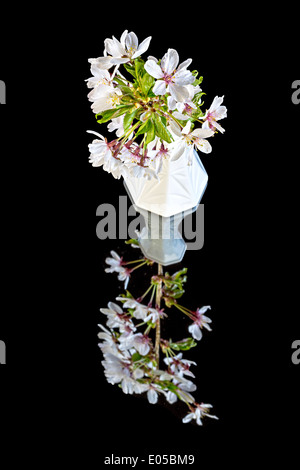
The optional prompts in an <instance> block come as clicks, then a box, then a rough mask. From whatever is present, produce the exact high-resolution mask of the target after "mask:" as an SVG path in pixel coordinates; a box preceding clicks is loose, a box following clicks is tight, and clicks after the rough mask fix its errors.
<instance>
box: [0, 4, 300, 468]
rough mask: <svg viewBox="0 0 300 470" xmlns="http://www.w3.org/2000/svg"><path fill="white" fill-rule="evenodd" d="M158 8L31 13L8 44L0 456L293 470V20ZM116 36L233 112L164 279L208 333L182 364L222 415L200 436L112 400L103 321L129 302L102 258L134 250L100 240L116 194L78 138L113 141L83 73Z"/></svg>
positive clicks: (116, 186) (150, 411)
mask: <svg viewBox="0 0 300 470" xmlns="http://www.w3.org/2000/svg"><path fill="white" fill-rule="evenodd" d="M184 7H185V8H184ZM152 8H154V5H152V7H151V10H150V11H149V7H146V6H145V7H143V9H139V7H138V5H136V4H135V5H125V4H124V5H121V6H120V7H118V6H116V5H113V4H111V5H107V6H105V7H103V6H102V5H100V4H99V6H91V5H88V6H86V7H85V8H84V7H83V6H81V7H80V8H78V7H77V8H75V7H73V8H72V9H70V10H69V11H68V12H67V13H66V12H62V11H59V10H58V11H57V12H55V13H54V12H53V10H52V9H50V7H45V10H43V11H39V12H36V11H31V10H30V9H28V7H26V8H24V12H21V11H19V15H18V17H19V19H20V18H21V17H22V15H24V19H23V20H20V21H19V22H18V23H16V21H15V20H13V19H12V16H10V15H9V16H8V20H9V24H10V25H11V27H10V28H8V29H7V30H6V31H3V32H2V33H1V34H2V36H1V41H2V44H4V45H5V47H4V48H3V56H1V76H0V78H1V80H4V81H5V82H6V85H7V104H6V106H1V110H0V111H1V131H2V132H1V147H2V149H3V150H2V149H1V157H2V158H1V162H2V173H1V175H2V185H1V196H2V220H3V225H2V235H3V244H2V257H3V268H2V269H3V307H2V312H1V324H0V339H2V340H4V341H5V342H6V345H7V365H6V367H5V368H3V367H2V368H1V377H0V379H1V395H2V398H1V422H2V423H5V424H3V430H4V432H3V437H2V438H1V439H2V440H3V443H4V444H3V447H4V448H6V449H8V446H9V444H10V443H12V442H16V441H15V439H16V438H18V440H17V442H18V444H17V445H18V446H19V447H21V448H22V452H23V456H24V457H26V458H28V459H29V460H34V459H35V458H36V449H37V447H38V448H39V449H45V454H44V458H45V459H47V460H48V458H49V459H53V462H58V461H62V459H64V460H65V461H66V462H67V463H68V462H69V461H70V460H71V459H73V458H74V457H75V458H76V460H77V461H78V462H80V463H81V464H82V465H84V466H85V467H86V468H89V467H90V466H91V465H96V466H100V467H101V466H102V465H103V462H104V457H105V456H107V455H110V454H111V453H114V454H117V455H120V456H122V455H123V456H125V455H134V456H140V457H142V458H143V456H144V458H145V457H146V455H147V454H148V453H151V454H155V453H166V454H168V453H176V454H182V455H183V454H188V453H192V454H194V455H195V456H196V463H197V464H198V465H200V464H201V462H202V463H203V465H205V464H206V461H207V462H208V463H209V464H210V465H215V464H216V462H217V461H219V460H220V459H221V462H223V463H225V464H232V465H241V464H242V463H243V462H244V461H245V460H247V461H249V459H250V460H251V461H253V463H256V462H261V461H264V462H265V463H268V462H269V461H271V460H273V459H274V457H275V458H276V459H279V458H283V459H284V461H285V463H287V462H289V463H292V462H294V458H295V455H296V447H295V446H296V440H297V438H298V437H299V430H298V428H299V419H300V414H299V400H298V395H299V370H298V369H299V366H295V365H293V364H292V362H291V353H292V351H291V343H292V341H294V340H295V339H299V321H298V315H299V313H298V298H297V297H298V296H297V274H298V273H297V271H298V270H297V267H298V262H299V251H298V243H297V242H298V240H297V234H298V230H299V229H298V225H297V216H298V212H297V207H298V205H297V200H298V199H297V198H298V191H297V188H298V166H297V158H298V154H299V150H298V149H299V146H298V133H299V112H300V106H298V107H297V106H295V105H294V104H293V103H292V101H291V94H292V90H291V84H292V82H293V81H294V80H296V79H297V78H298V75H297V73H298V72H299V70H298V69H297V70H296V68H297V65H296V63H297V60H296V57H297V51H296V34H295V26H296V19H295V15H293V13H292V12H290V11H288V10H286V11H285V12H282V11H279V10H278V11H275V10H274V9H273V10H272V11H268V12H264V14H262V12H261V11H259V10H255V11H254V10H253V7H252V8H250V7H247V6H243V7H240V8H241V9H240V11H234V12H231V11H229V10H227V11H225V12H222V11H221V10H217V7H216V5H211V6H210V7H207V8H206V9H204V7H203V8H202V6H201V7H199V6H197V5H195V4H193V5H190V6H183V5H181V8H180V9H179V10H178V11H176V12H174V11H173V10H171V8H170V9H168V7H166V9H165V10H164V11H162V10H161V7H160V6H159V5H156V7H155V8H156V9H157V10H153V11H152ZM124 29H128V30H129V31H131V30H132V31H134V32H135V33H136V34H137V35H138V38H139V40H140V41H142V40H143V39H144V38H146V37H147V36H149V35H151V36H152V41H151V43H150V47H149V49H148V51H147V52H146V54H145V57H147V55H154V56H156V57H162V55H163V54H164V53H165V52H166V50H167V49H168V48H169V47H172V48H175V49H176V50H177V51H178V52H179V56H180V61H183V60H185V59H186V58H188V57H191V58H192V59H193V63H192V66H191V68H192V69H197V70H199V72H200V74H201V75H203V77H204V80H203V83H202V89H203V91H205V92H206V93H207V97H205V100H206V103H207V106H209V104H210V103H211V101H212V100H213V98H214V96H216V95H219V96H222V95H224V96H225V99H224V104H225V105H226V106H227V109H228V118H227V119H226V120H224V121H223V122H222V124H223V125H224V127H225V129H226V132H225V134H224V135H220V134H218V135H217V136H215V137H214V138H213V140H212V146H213V152H212V153H211V154H210V155H204V154H203V155H201V156H200V157H201V160H202V162H203V164H204V166H205V168H206V170H207V173H208V175H209V183H208V187H207V190H206V192H205V194H204V197H203V199H202V202H203V203H204V205H205V242H204V247H203V248H202V249H201V250H200V251H197V252H194V251H189V252H187V253H186V255H185V257H184V259H183V261H182V263H180V264H178V265H174V267H172V268H169V269H168V270H169V271H170V272H171V271H172V270H174V271H175V270H177V269H178V268H180V267H183V266H187V267H188V283H187V288H186V294H185V297H184V298H183V299H184V304H185V305H187V306H190V307H191V308H196V307H197V306H202V305H207V304H208V305H211V306H212V310H211V315H210V316H211V318H212V320H213V324H212V327H213V331H212V332H211V333H208V332H207V334H205V335H204V337H203V339H202V340H201V342H200V343H199V344H198V346H197V348H196V349H193V350H191V351H190V353H189V354H188V355H187V357H189V358H191V359H193V360H196V362H197V364H198V366H197V367H196V368H195V375H196V377H197V384H198V390H197V392H195V397H196V398H197V399H198V400H199V401H203V402H208V403H212V404H213V405H214V408H213V413H214V414H216V415H217V416H218V417H219V421H214V420H209V419H208V418H207V419H206V420H205V422H204V426H203V427H201V428H199V427H197V426H194V425H191V424H185V425H184V424H182V423H181V417H182V415H183V413H184V411H185V410H184V411H182V409H181V408H180V407H177V406H174V407H173V411H172V407H168V406H164V405H163V406H161V405H157V406H153V405H150V404H148V402H147V401H146V400H145V399H143V398H141V397H136V396H135V397H132V396H125V395H124V394H123V393H122V392H121V391H120V390H119V388H118V387H116V386H112V385H109V384H108V383H107V382H106V381H105V379H104V375H103V369H102V366H101V360H102V358H101V354H100V351H99V349H98V346H97V332H98V327H97V324H98V323H100V322H101V321H103V318H102V315H101V314H100V312H99V308H100V307H104V306H106V304H107V302H108V301H110V300H113V299H114V297H116V296H117V295H118V294H119V293H120V292H121V291H122V289H121V287H122V286H121V285H120V283H119V282H118V281H117V279H116V277H115V276H114V275H108V274H104V268H105V261H104V260H105V258H106V257H107V256H108V255H109V252H110V250H111V249H114V250H115V251H117V252H119V253H121V254H124V256H128V257H131V256H133V253H132V250H133V249H130V248H129V247H126V245H125V244H124V242H123V241H122V240H109V241H108V240H106V241H100V240H99V239H98V238H97V237H96V232H95V228H96V224H97V222H98V218H97V217H96V209H97V207H98V205H99V204H102V203H111V204H113V205H115V206H116V207H117V205H118V200H119V195H125V194H126V192H125V189H124V187H123V184H122V181H121V180H119V181H118V180H115V179H114V178H113V177H112V176H111V175H108V174H107V173H105V172H103V171H102V170H101V169H97V168H93V167H92V166H91V165H90V164H89V163H88V148H87V145H88V143H89V142H90V141H91V138H92V137H91V136H90V135H89V134H87V133H86V130H87V129H92V130H95V131H97V130H98V131H100V132H101V133H103V134H105V132H106V129H105V126H101V129H100V126H99V125H98V124H97V123H96V120H95V117H94V115H93V113H92V111H91V109H90V103H89V102H88V100H87V97H86V95H87V92H88V90H87V88H86V83H85V82H84V80H85V79H86V78H89V77H90V70H89V64H88V61H87V59H88V58H90V57H98V56H101V55H102V52H103V41H104V39H105V38H107V37H111V36H112V35H114V36H115V37H117V38H119V37H120V36H121V34H122V32H123V31H124ZM128 204H129V202H128ZM139 285H140V277H139V274H138V273H137V276H136V277H133V278H132V281H131V282H130V285H129V287H130V289H131V290H132V292H137V293H138V291H139V289H140V287H139ZM170 316H171V315H170ZM175 316H176V320H175ZM174 321H176V322H178V325H179V330H181V331H179V333H180V335H181V333H182V331H186V327H187V324H186V321H185V319H183V318H182V317H181V315H179V314H178V313H177V312H176V311H175V312H174ZM170 328H171V326H170ZM174 331H175V330H174ZM179 333H178V334H179ZM174 334H176V332H175V333H174ZM182 336H183V334H182ZM179 338H180V336H179ZM179 338H178V339H179ZM28 438H29V439H28ZM58 450H61V451H63V453H62V454H58ZM8 455H9V456H10V459H11V462H13V461H14V459H15V458H16V457H17V456H16V453H11V452H10V453H9V452H8Z"/></svg>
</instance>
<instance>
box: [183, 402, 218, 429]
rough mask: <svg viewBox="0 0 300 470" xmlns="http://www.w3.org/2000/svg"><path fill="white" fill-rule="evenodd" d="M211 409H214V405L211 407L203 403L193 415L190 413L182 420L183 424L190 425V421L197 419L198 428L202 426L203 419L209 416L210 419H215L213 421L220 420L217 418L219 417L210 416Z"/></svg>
mask: <svg viewBox="0 0 300 470" xmlns="http://www.w3.org/2000/svg"><path fill="white" fill-rule="evenodd" d="M209 408H212V405H209V404H208V403H206V404H205V403H201V405H199V404H197V406H196V408H195V409H194V411H192V412H191V413H188V414H187V415H186V416H185V417H184V418H183V419H182V422H183V423H189V422H190V421H192V419H195V420H196V423H197V424H198V426H202V421H201V418H203V417H204V416H209V418H213V419H219V418H217V416H213V415H210V414H209V413H208V411H209Z"/></svg>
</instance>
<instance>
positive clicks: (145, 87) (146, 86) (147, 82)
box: [140, 72, 155, 96]
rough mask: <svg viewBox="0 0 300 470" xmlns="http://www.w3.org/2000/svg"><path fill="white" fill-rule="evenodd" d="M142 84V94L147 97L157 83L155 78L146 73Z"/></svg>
mask: <svg viewBox="0 0 300 470" xmlns="http://www.w3.org/2000/svg"><path fill="white" fill-rule="evenodd" d="M140 82H141V88H142V92H143V93H144V95H145V96H147V95H148V93H149V91H150V90H151V88H152V87H153V85H154V83H155V79H154V77H152V76H151V75H149V73H148V72H145V73H144V75H143V78H142V79H141V80H140Z"/></svg>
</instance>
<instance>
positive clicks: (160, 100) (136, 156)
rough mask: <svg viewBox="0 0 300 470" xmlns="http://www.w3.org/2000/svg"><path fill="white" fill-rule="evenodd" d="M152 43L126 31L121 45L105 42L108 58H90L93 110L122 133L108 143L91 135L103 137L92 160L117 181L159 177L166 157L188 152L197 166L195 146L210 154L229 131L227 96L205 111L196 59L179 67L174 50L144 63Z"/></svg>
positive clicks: (93, 146) (110, 127)
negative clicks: (214, 139)
mask: <svg viewBox="0 0 300 470" xmlns="http://www.w3.org/2000/svg"><path fill="white" fill-rule="evenodd" d="M150 40H151V37H148V38H146V39H145V40H144V41H142V42H141V44H139V42H138V38H137V36H136V35H135V33H133V32H130V33H128V31H127V30H126V31H124V32H123V34H122V36H121V38H120V41H118V40H117V39H116V38H115V37H113V38H112V39H105V41H104V55H103V56H102V57H98V58H95V59H89V62H90V63H91V73H92V77H91V78H89V79H87V86H88V88H92V90H91V91H90V92H89V94H88V99H89V100H90V101H91V102H92V105H91V108H92V110H93V112H94V113H95V114H96V118H97V122H98V123H100V124H104V123H108V131H109V132H113V131H115V132H116V138H115V139H113V140H111V141H108V139H107V138H106V137H104V136H103V135H101V134H99V133H97V132H93V131H88V132H90V133H92V134H95V135H96V136H97V137H98V138H97V139H95V140H93V142H92V143H91V144H89V150H90V157H89V161H90V162H91V164H92V165H93V166H95V167H99V166H102V167H103V169H104V170H105V171H107V172H109V173H112V175H113V176H114V177H115V178H120V177H121V176H123V177H126V176H134V177H145V178H147V179H151V178H153V177H154V178H157V179H159V176H158V175H159V172H160V171H161V168H162V162H163V159H165V158H169V159H170V160H172V161H175V160H177V159H179V158H180V157H181V156H182V155H183V154H184V153H185V152H186V151H187V152H188V154H189V155H190V157H189V158H188V164H191V163H192V161H193V159H192V156H193V150H194V148H195V147H196V148H197V149H198V150H200V151H201V152H204V153H210V152H211V150H212V147H211V144H210V143H209V141H208V140H207V139H208V138H210V137H212V136H213V135H214V134H215V133H217V132H221V133H223V132H224V129H223V127H221V125H220V124H219V122H218V121H219V120H220V119H223V118H225V117H226V115H227V110H226V107H225V106H223V105H222V102H223V97H218V96H216V97H215V98H214V100H213V102H212V104H211V106H210V107H209V109H206V111H204V110H203V109H202V107H203V104H204V103H203V102H202V96H203V95H204V94H205V93H204V92H203V91H202V89H201V88H200V84H201V82H202V78H203V77H201V76H199V73H198V71H197V70H193V71H190V70H188V67H189V66H190V64H191V62H192V59H187V60H185V61H183V62H182V63H181V64H179V55H178V53H177V51H176V50H175V49H168V51H167V52H166V53H165V54H164V56H163V57H162V59H160V60H158V59H156V58H155V57H152V56H149V57H148V58H147V60H146V61H144V60H143V59H142V58H141V55H142V54H143V53H144V52H146V51H147V49H148V48H149V44H150ZM121 67H123V70H122V73H121V70H120V69H121ZM129 78H130V79H129Z"/></svg>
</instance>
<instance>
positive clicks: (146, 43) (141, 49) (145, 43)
mask: <svg viewBox="0 0 300 470" xmlns="http://www.w3.org/2000/svg"><path fill="white" fill-rule="evenodd" d="M151 38H152V36H149V37H148V38H146V39H144V41H143V42H141V44H140V45H139V47H138V49H137V51H136V52H135V53H134V54H133V56H132V59H135V58H136V57H138V56H140V55H141V54H143V53H144V52H145V51H146V50H147V49H148V47H149V44H150V41H151Z"/></svg>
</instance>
